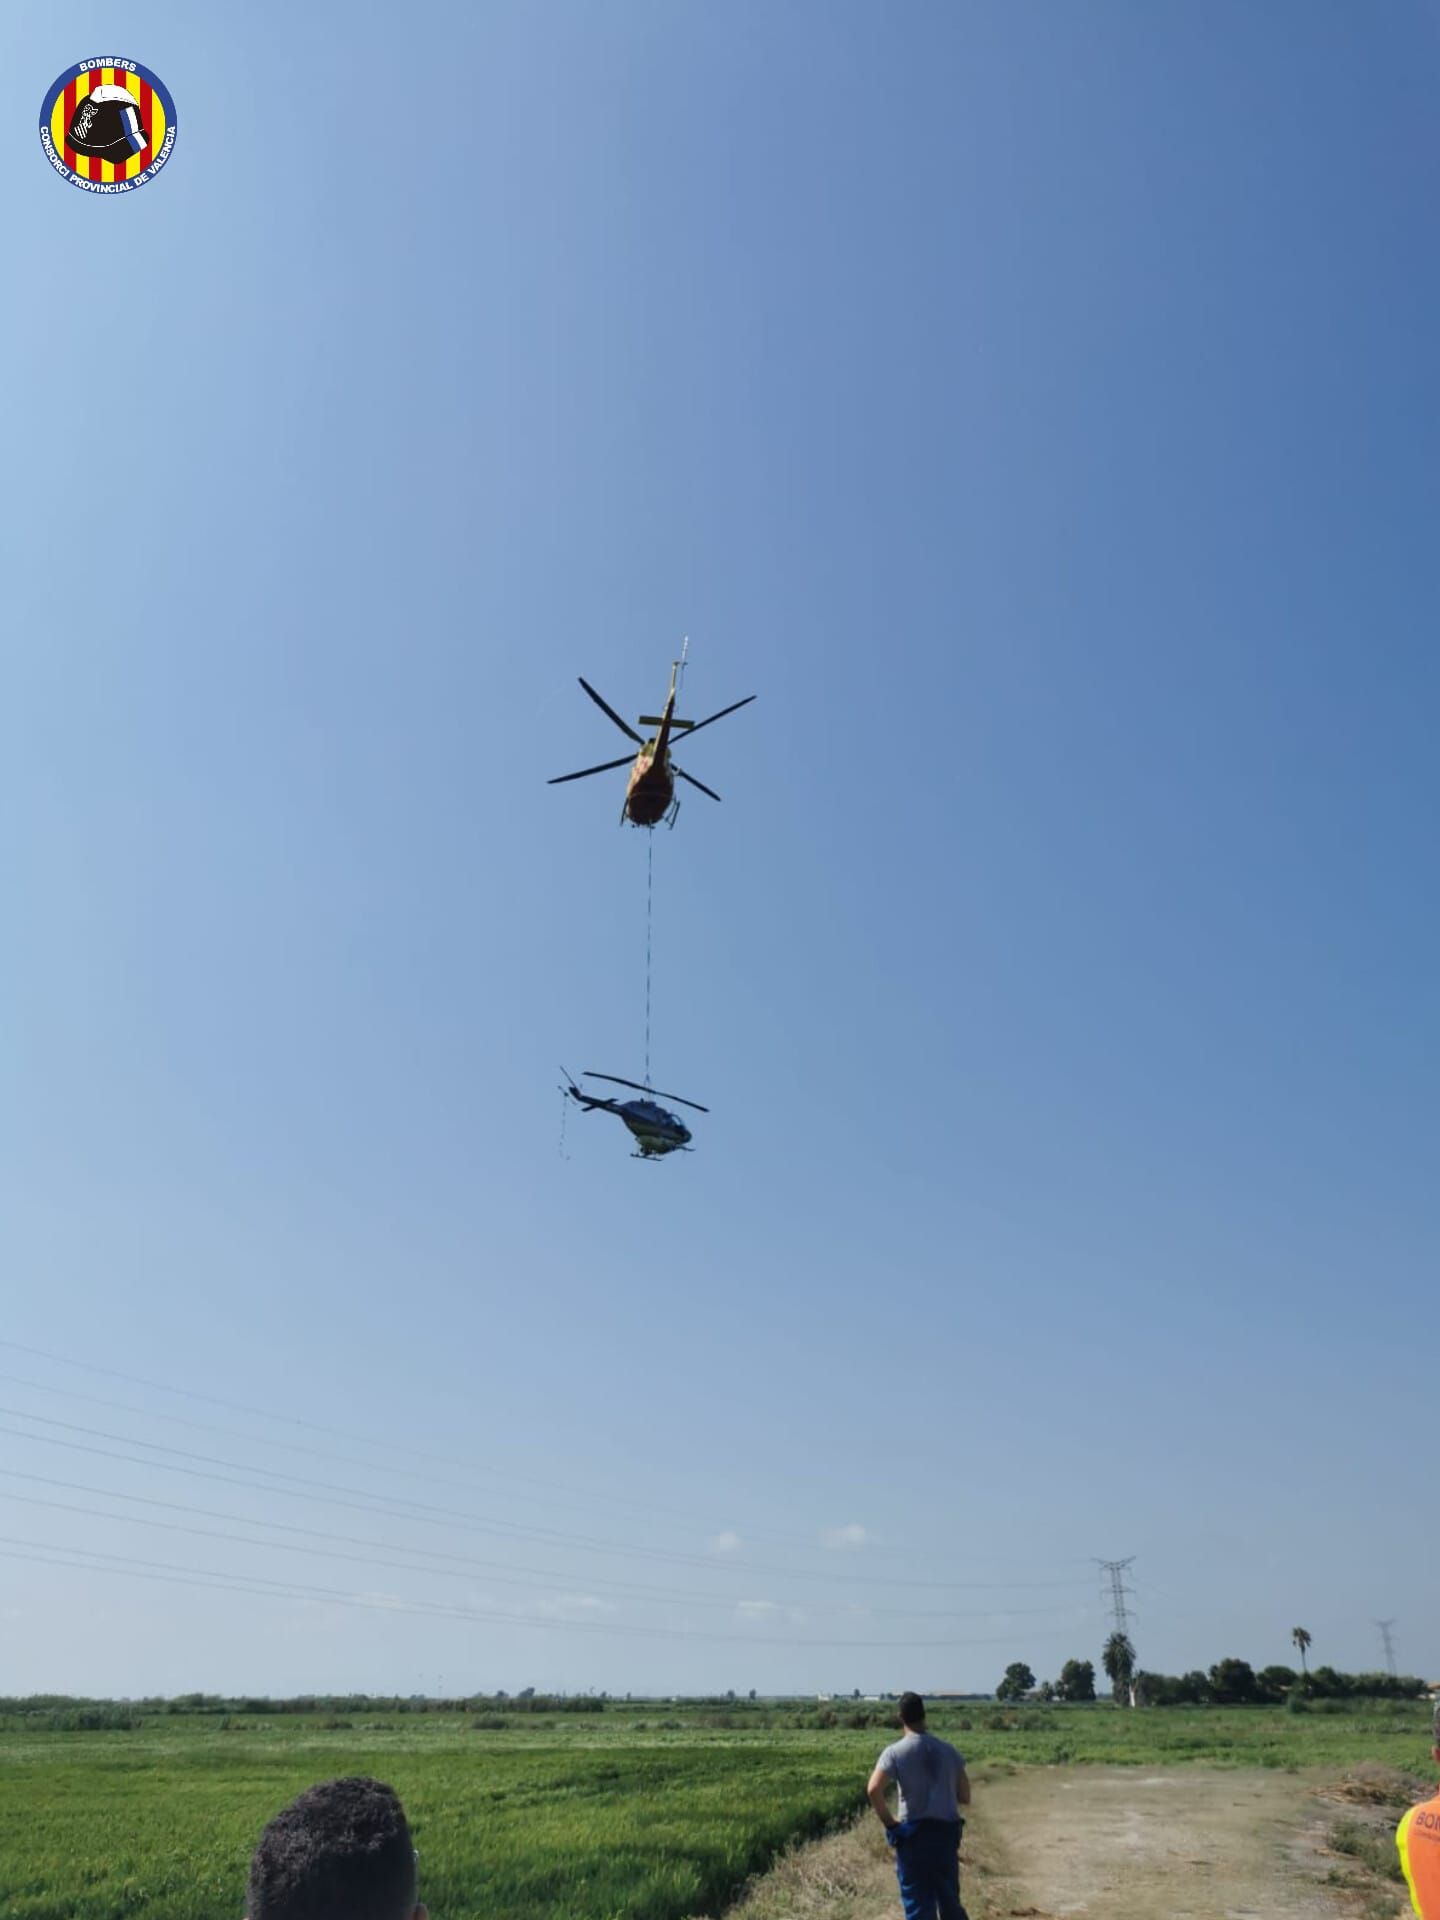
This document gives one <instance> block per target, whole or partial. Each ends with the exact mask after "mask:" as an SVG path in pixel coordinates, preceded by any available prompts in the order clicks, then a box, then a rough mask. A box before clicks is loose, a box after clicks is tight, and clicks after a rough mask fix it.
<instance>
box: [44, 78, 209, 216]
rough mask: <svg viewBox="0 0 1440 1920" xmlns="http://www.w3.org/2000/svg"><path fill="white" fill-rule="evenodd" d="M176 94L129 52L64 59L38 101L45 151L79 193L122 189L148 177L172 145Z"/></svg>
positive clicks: (49, 159)
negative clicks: (67, 63) (66, 63)
mask: <svg viewBox="0 0 1440 1920" xmlns="http://www.w3.org/2000/svg"><path fill="white" fill-rule="evenodd" d="M175 133H176V125H175V102H174V101H173V100H172V99H171V98H170V94H169V90H168V89H167V88H166V87H165V86H164V85H163V84H162V83H161V82H160V81H159V80H157V79H156V77H155V75H154V74H153V73H151V71H150V69H149V68H148V67H142V66H141V65H140V63H139V62H138V61H136V60H116V59H112V58H109V57H107V58H105V59H103V60H82V61H81V62H80V64H79V66H76V67H67V68H66V70H65V72H64V73H62V74H61V76H60V78H59V79H58V80H57V81H56V82H55V84H54V86H53V87H51V89H50V91H49V92H48V93H47V94H46V95H45V104H44V106H43V107H41V109H40V145H41V146H42V147H43V148H44V150H45V158H46V159H47V160H48V161H49V162H50V164H51V166H52V167H54V169H55V171H56V172H57V173H58V174H59V175H60V176H61V177H62V179H66V180H68V181H69V182H70V184H71V186H72V187H83V188H84V190H85V192H86V193H129V192H130V191H131V190H132V189H133V188H135V187H143V186H144V185H145V183H146V182H147V181H149V180H153V179H154V178H155V176H156V174H157V173H159V171H160V169H161V168H162V167H163V166H164V164H165V162H166V161H167V160H168V159H169V158H170V155H171V152H172V151H173V149H174V146H175Z"/></svg>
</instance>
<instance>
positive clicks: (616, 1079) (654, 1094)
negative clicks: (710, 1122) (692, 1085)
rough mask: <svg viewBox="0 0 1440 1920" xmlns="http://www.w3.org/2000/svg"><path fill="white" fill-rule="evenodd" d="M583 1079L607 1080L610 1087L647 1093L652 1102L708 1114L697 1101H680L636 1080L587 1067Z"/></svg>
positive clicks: (673, 1095)
mask: <svg viewBox="0 0 1440 1920" xmlns="http://www.w3.org/2000/svg"><path fill="white" fill-rule="evenodd" d="M584 1078H585V1079H587V1080H608V1081H609V1082H610V1083H611V1085H612V1086H616V1087H633V1088H634V1089H635V1091H636V1093H648V1094H649V1096H650V1098H651V1099H652V1100H673V1101H675V1103H676V1104H677V1105H678V1106H682V1107H693V1108H694V1109H695V1111H696V1113H709V1111H710V1109H709V1107H702V1106H701V1104H700V1102H699V1101H698V1100H682V1099H681V1098H680V1095H679V1094H678V1093H661V1092H659V1091H658V1089H656V1088H655V1087H642V1086H641V1084H640V1082H639V1081H638V1080H622V1079H621V1078H620V1076H619V1075H618V1074H615V1073H592V1072H591V1071H590V1069H589V1067H587V1068H586V1069H585V1073H584Z"/></svg>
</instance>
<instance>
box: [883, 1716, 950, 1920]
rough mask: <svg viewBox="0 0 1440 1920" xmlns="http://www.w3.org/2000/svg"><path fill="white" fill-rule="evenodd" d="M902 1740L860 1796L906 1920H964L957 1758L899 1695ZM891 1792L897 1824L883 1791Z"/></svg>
mask: <svg viewBox="0 0 1440 1920" xmlns="http://www.w3.org/2000/svg"><path fill="white" fill-rule="evenodd" d="M900 1725H901V1727H902V1728H903V1729H904V1732H903V1737H902V1738H901V1739H899V1740H896V1741H893V1742H892V1743H891V1745H889V1746H888V1747H886V1749H885V1751H884V1752H883V1753H882V1754H881V1756H880V1758H879V1759H878V1760H877V1761H876V1762H875V1771H874V1772H873V1773H872V1774H871V1775H870V1784H869V1785H868V1786H867V1787H866V1789H865V1792H866V1795H867V1796H868V1798H869V1801H870V1804H871V1806H872V1807H873V1808H874V1809H875V1811H876V1813H878V1814H879V1816H880V1822H881V1825H882V1826H883V1827H884V1829H885V1837H886V1839H887V1840H888V1841H889V1842H890V1844H891V1846H892V1847H893V1848H894V1849H895V1877H896V1879H897V1880H898V1881H899V1883H900V1900H901V1904H902V1905H903V1906H904V1908H905V1920H937V1916H938V1920H967V1917H966V1913H965V1909H964V1907H962V1906H961V1904H960V1833H961V1829H962V1827H963V1825H964V1822H963V1821H962V1820H961V1818H960V1809H961V1807H968V1806H969V1804H970V1780H969V1777H968V1775H967V1774H966V1772H965V1760H964V1756H963V1755H961V1754H958V1753H957V1752H956V1751H955V1749H954V1747H952V1746H950V1745H949V1743H948V1742H947V1741H944V1740H937V1739H936V1738H935V1736H934V1734H933V1733H927V1732H926V1731H925V1702H924V1701H923V1700H922V1699H921V1698H920V1696H919V1694H918V1693H902V1694H901V1696H900ZM892 1782H893V1783H894V1784H895V1785H896V1787H897V1788H898V1795H897V1798H898V1806H897V1809H896V1811H897V1814H898V1818H897V1817H892V1815H891V1812H890V1808H889V1806H888V1805H887V1803H886V1791H887V1789H888V1788H889V1786H890V1785H891V1783H892Z"/></svg>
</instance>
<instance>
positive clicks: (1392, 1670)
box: [1375, 1620, 1400, 1680]
mask: <svg viewBox="0 0 1440 1920" xmlns="http://www.w3.org/2000/svg"><path fill="white" fill-rule="evenodd" d="M1375 1624H1376V1626H1377V1627H1378V1628H1379V1629H1380V1644H1381V1645H1382V1646H1383V1647H1384V1649H1385V1668H1386V1671H1387V1672H1388V1673H1389V1675H1390V1678H1391V1679H1392V1680H1398V1679H1399V1677H1400V1674H1399V1670H1398V1668H1397V1667H1396V1665H1395V1634H1394V1627H1395V1622H1394V1621H1393V1620H1377V1621H1376V1622H1375Z"/></svg>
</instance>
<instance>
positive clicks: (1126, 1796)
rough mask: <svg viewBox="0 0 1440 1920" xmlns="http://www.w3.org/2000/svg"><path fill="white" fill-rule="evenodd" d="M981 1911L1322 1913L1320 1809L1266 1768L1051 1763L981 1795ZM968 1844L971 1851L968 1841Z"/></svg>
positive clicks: (1167, 1918)
mask: <svg viewBox="0 0 1440 1920" xmlns="http://www.w3.org/2000/svg"><path fill="white" fill-rule="evenodd" d="M976 1799H977V1810H978V1811H980V1812H981V1819H980V1821H979V1822H978V1831H977V1834H976V1845H975V1848H974V1851H975V1853H976V1855H977V1867H978V1868H979V1871H977V1873H976V1876H975V1891H976V1894H977V1896H983V1901H982V1898H980V1897H977V1899H976V1903H975V1904H976V1906H977V1907H978V1908H979V1910H980V1913H981V1914H994V1915H997V1916H999V1915H1007V1916H1008V1915H1013V1914H1029V1915H1035V1916H1037V1917H1038V1916H1044V1917H1045V1920H1052V1917H1053V1920H1069V1916H1072V1915H1075V1916H1091V1915H1093V1916H1094V1917H1095V1920H1101V1916H1103V1920H1328V1916H1331V1915H1335V1916H1338V1915H1341V1914H1344V1913H1346V1912H1353V1911H1354V1909H1353V1908H1350V1907H1346V1906H1343V1905H1341V1904H1340V1903H1339V1901H1338V1897H1337V1896H1336V1895H1334V1894H1333V1893H1331V1892H1330V1891H1329V1890H1328V1889H1327V1888H1326V1887H1325V1885H1324V1872H1325V1861H1324V1859H1323V1857H1322V1855H1321V1853H1320V1850H1319V1844H1318V1835H1319V1831H1320V1830H1321V1829H1322V1827H1323V1817H1322V1815H1321V1812H1320V1809H1319V1808H1318V1807H1317V1806H1316V1804H1315V1802H1314V1801H1313V1799H1312V1797H1311V1795H1310V1792H1309V1791H1308V1790H1307V1788H1306V1786H1305V1784H1304V1783H1303V1782H1302V1781H1299V1780H1297V1778H1296V1777H1295V1776H1294V1775H1293V1774H1286V1773H1282V1772H1278V1771H1270V1770H1264V1769H1257V1770H1248V1769H1247V1770H1244V1771H1238V1770H1232V1769H1228V1768H1208V1767H1207V1768H1198V1767H1197V1768H1191V1767H1183V1768H1182V1767H1174V1768H1167V1769H1166V1770H1165V1771H1163V1772H1160V1771H1156V1772H1153V1773H1147V1772H1145V1771H1143V1770H1142V1769H1140V1768H1136V1767H1076V1768H1054V1769H1051V1768H1046V1769H1043V1770H1040V1771H1038V1772H1034V1773H1029V1772H1027V1773H1017V1774H1015V1775H1013V1776H1012V1777H1010V1778H1009V1779H1000V1780H996V1781H994V1782H992V1783H991V1784H990V1785H989V1786H988V1787H987V1788H986V1789H985V1791H984V1793H983V1794H980V1793H977V1796H976ZM967 1851H969V1849H967Z"/></svg>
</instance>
